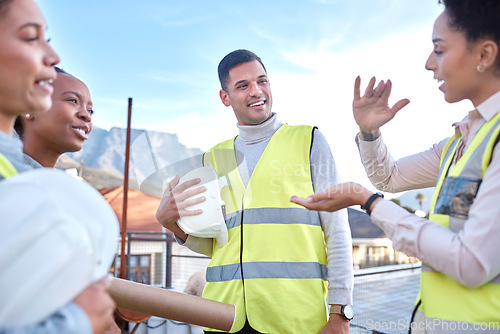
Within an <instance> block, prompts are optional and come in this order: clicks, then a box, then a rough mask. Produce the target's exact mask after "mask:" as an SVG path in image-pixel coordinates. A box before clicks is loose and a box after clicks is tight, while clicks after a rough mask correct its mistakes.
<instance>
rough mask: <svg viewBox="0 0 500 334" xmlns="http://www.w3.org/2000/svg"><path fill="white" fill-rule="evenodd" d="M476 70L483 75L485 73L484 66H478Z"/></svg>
mask: <svg viewBox="0 0 500 334" xmlns="http://www.w3.org/2000/svg"><path fill="white" fill-rule="evenodd" d="M476 70H477V71H478V72H479V73H483V72H484V67H483V65H481V64H479V65H477V67H476Z"/></svg>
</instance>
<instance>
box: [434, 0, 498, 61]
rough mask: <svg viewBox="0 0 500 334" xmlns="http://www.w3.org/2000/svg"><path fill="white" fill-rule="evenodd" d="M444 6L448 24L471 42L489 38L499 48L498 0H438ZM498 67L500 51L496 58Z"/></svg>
mask: <svg viewBox="0 0 500 334" xmlns="http://www.w3.org/2000/svg"><path fill="white" fill-rule="evenodd" d="M439 3H443V4H444V6H445V12H446V14H447V15H448V17H449V25H450V26H451V27H453V28H455V29H457V30H458V31H461V32H463V33H464V34H465V36H466V38H467V41H469V43H473V42H475V41H478V40H479V39H482V38H491V39H492V40H493V41H495V43H497V45H498V46H499V48H500V1H499V0H439ZM496 65H497V68H500V52H499V55H497V59H496Z"/></svg>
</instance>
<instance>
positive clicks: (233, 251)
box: [203, 125, 327, 333]
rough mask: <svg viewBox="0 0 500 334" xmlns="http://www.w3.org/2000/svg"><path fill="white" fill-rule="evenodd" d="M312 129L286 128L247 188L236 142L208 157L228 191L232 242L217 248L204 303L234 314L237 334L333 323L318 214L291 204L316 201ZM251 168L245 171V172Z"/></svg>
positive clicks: (272, 142)
mask: <svg viewBox="0 0 500 334" xmlns="http://www.w3.org/2000/svg"><path fill="white" fill-rule="evenodd" d="M313 131H314V128H313V127H311V126H289V125H283V126H281V127H280V128H279V129H278V130H277V131H276V132H275V134H274V135H273V136H272V138H271V139H270V141H269V143H268V145H267V147H266V149H265V151H264V153H263V154H262V156H261V158H260V160H259V161H258V163H257V165H256V166H255V169H254V171H253V173H252V175H251V177H250V180H249V183H248V185H247V187H246V188H245V186H244V184H243V181H242V179H241V177H240V174H239V171H238V164H239V163H242V160H243V159H241V156H240V155H241V154H239V153H238V152H235V149H234V138H233V139H230V140H228V141H225V142H222V143H220V144H219V145H217V146H215V147H214V148H212V149H211V150H209V151H208V152H207V153H206V154H205V157H204V163H205V164H206V163H210V164H212V165H214V167H215V169H216V170H217V173H218V175H219V176H222V175H225V176H227V177H228V179H229V183H230V185H229V186H227V187H224V188H223V189H222V190H221V196H222V199H223V200H224V202H225V205H226V225H227V228H228V234H229V242H228V243H227V244H226V245H225V246H224V247H220V246H219V245H218V244H217V241H216V240H214V241H213V242H214V243H213V252H212V260H211V262H210V264H209V265H208V268H207V285H206V286H205V289H204V290H203V297H204V298H208V299H212V300H217V301H221V302H224V303H229V304H233V305H235V306H236V319H235V322H234V324H233V327H232V329H231V332H233V333H234V332H236V331H238V330H240V329H241V328H242V327H243V325H244V324H245V320H246V319H248V322H249V324H250V326H252V328H254V329H255V330H257V331H259V332H262V333H319V332H320V331H321V329H322V328H323V327H324V325H325V324H326V322H327V308H326V293H327V281H326V279H327V268H326V264H327V261H326V248H325V247H326V246H325V241H324V235H323V230H322V228H321V224H320V220H319V215H318V213H317V212H314V211H309V210H307V209H305V208H303V207H301V206H298V205H296V204H294V203H291V202H290V197H291V196H292V195H298V196H301V197H307V196H309V195H311V194H313V187H312V179H311V168H310V149H311V144H312V135H313ZM244 168H245V167H244Z"/></svg>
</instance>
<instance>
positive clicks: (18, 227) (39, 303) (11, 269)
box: [0, 0, 117, 334]
mask: <svg viewBox="0 0 500 334" xmlns="http://www.w3.org/2000/svg"><path fill="white" fill-rule="evenodd" d="M46 28H47V25H46V22H45V19H44V17H43V15H42V13H41V12H40V9H39V8H38V6H37V5H36V4H35V3H34V2H33V1H32V0H0V180H1V182H0V212H1V213H2V214H1V217H2V218H1V224H0V229H1V232H0V239H1V240H0V248H1V250H0V267H1V268H2V271H0V282H1V283H0V305H2V306H1V308H0V333H2V334H4V333H16V334H17V333H102V332H103V331H104V329H106V328H108V327H109V325H110V324H112V321H113V318H112V313H113V310H114V302H113V300H112V299H111V297H110V296H109V294H108V293H107V289H108V287H109V280H108V279H106V278H104V279H102V280H98V279H97V278H96V277H92V275H90V274H89V273H92V272H93V273H94V274H95V273H102V275H103V276H104V272H103V271H102V267H100V266H104V267H105V266H106V264H107V262H108V261H109V264H111V262H110V260H111V259H109V256H110V255H109V250H108V251H105V250H104V249H107V248H106V247H105V245H109V242H110V241H111V240H112V241H111V242H114V243H116V238H117V222H116V217H115V216H112V215H110V213H112V210H111V209H109V207H106V206H105V205H104V203H105V202H102V199H100V198H99V197H98V196H99V194H98V193H95V194H94V193H93V191H94V190H90V189H89V188H90V186H88V185H85V186H83V183H82V184H81V185H82V186H83V189H84V190H82V192H84V193H85V194H86V193H87V192H90V193H91V194H93V195H89V201H87V202H86V201H84V202H78V201H79V200H80V195H79V194H73V193H71V194H70V195H72V196H73V197H68V196H64V194H66V192H63V194H59V193H54V194H56V195H55V196H57V197H51V196H48V194H51V193H52V184H53V182H47V181H48V180H52V176H53V174H51V173H57V176H56V177H55V179H54V180H57V181H54V182H57V183H59V184H62V185H63V187H60V188H58V189H65V190H63V191H66V190H67V189H80V182H78V181H76V180H73V179H68V177H69V176H67V175H64V174H62V173H60V172H56V171H37V172H36V174H33V173H35V172H30V169H31V168H30V166H28V165H26V164H25V163H24V161H23V152H22V144H21V142H20V141H19V140H18V139H17V138H13V137H12V132H13V126H14V122H15V119H16V117H17V116H19V115H23V114H33V113H36V112H44V111H47V110H48V109H49V108H50V107H51V104H52V102H51V94H52V91H53V88H52V85H51V84H52V82H53V81H54V79H55V78H56V72H55V70H54V65H55V64H57V63H58V62H59V57H58V55H57V54H56V53H55V52H54V50H53V49H52V48H51V47H50V45H49V44H48V42H47V40H46V39H45V36H44V34H45V31H46ZM20 172H27V173H25V174H23V175H20V176H16V175H17V174H18V173H20ZM47 173H48V174H47ZM6 178H8V179H7V180H5V179H6ZM37 179H38V181H40V182H41V183H39V182H38V181H37V182H35V180H37ZM43 182H46V183H43ZM74 182H78V183H77V184H75V183H74ZM73 186H74V187H73ZM46 188H50V189H48V191H47V189H46ZM35 189H36V190H37V191H33V192H32V193H33V194H38V195H39V196H38V197H30V194H31V193H30V192H29V190H35ZM94 192H95V191H94ZM46 195H47V196H46ZM61 197H62V198H67V199H72V203H76V202H78V203H81V204H84V203H87V204H92V205H94V206H96V207H99V208H100V209H98V210H97V211H96V216H97V217H95V218H94V219H90V220H89V221H82V220H78V218H75V216H73V215H71V214H70V213H68V212H67V211H65V208H66V209H67V208H68V206H65V207H61V206H58V205H60V203H59V204H58V203H57V201H56V199H60V198H61ZM43 203H46V204H47V205H44V206H42V207H40V206H39V205H41V204H43ZM42 208H45V211H43V212H45V213H46V214H50V215H52V216H47V217H46V216H44V215H43V214H38V212H40V213H42V211H41V209H42ZM48 208H51V209H53V210H47V209H48ZM101 209H102V210H101ZM35 210H36V212H35ZM109 210H111V211H109ZM29 213H32V214H31V215H29ZM58 213H59V214H58ZM73 214H75V215H76V214H77V212H75V213H73ZM99 214H101V215H100V216H98V215H99ZM23 218H26V219H23ZM44 218H47V219H44ZM101 219H102V220H101ZM110 219H111V220H110ZM75 220H77V221H78V222H79V223H83V224H84V226H87V229H86V231H87V232H88V233H90V232H89V231H90V230H91V229H90V228H89V226H91V225H92V224H93V223H96V224H95V226H99V224H97V223H99V222H101V223H102V222H103V221H105V224H104V225H102V226H101V229H105V230H107V231H108V232H109V233H107V234H105V235H104V236H102V238H104V239H99V235H98V234H97V235H95V234H92V235H94V236H96V238H97V239H93V238H90V239H87V238H85V235H86V234H82V235H81V236H80V237H78V238H77V239H76V240H75V239H71V238H69V239H68V240H66V242H71V240H73V241H79V244H78V245H80V246H82V247H81V248H78V247H76V248H75V250H80V251H82V256H83V259H84V260H85V261H83V262H82V263H80V264H79V265H81V266H82V267H79V268H77V270H75V271H74V273H75V274H78V277H79V278H80V279H79V280H75V282H72V281H64V282H61V281H60V280H59V279H62V278H65V277H68V275H71V273H68V271H67V269H69V268H70V267H67V266H59V267H58V266H57V265H56V266H51V264H61V263H68V261H69V262H71V260H72V258H71V257H69V256H68V255H69V254H74V252H70V253H67V254H65V253H58V252H55V253H54V252H52V251H53V250H57V249H59V247H63V245H64V242H61V240H60V239H57V238H55V239H52V240H51V239H50V237H51V234H50V233H49V232H50V231H52V232H55V231H57V230H58V228H59V227H62V226H63V225H64V228H63V229H65V231H66V232H67V233H69V234H70V235H71V230H68V229H66V228H67V227H68V226H70V225H71V226H73V225H74V224H71V222H74V221H75ZM63 222H65V223H64V224H63ZM96 229H97V230H99V227H97V228H96ZM94 232H95V231H94ZM40 233H42V234H40ZM56 234H57V233H56ZM58 235H59V236H62V234H58ZM52 236H54V235H53V234H52ZM71 236H73V237H74V236H75V234H74V232H73V234H72V235H71ZM39 238H40V239H39ZM42 240H43V242H42ZM91 240H94V241H95V242H93V243H92V242H91ZM38 241H40V244H38ZM54 241H57V242H54ZM42 244H43V245H49V246H50V247H48V248H43V249H44V250H45V252H46V253H43V252H38V251H37V250H40V248H37V245H42ZM19 245H24V246H26V247H23V248H22V249H20V248H19ZM13 250H18V252H13ZM56 253H57V256H55V257H52V258H51V257H43V260H42V259H41V258H40V256H43V254H46V255H47V254H52V255H55V254H56ZM89 253H92V254H94V255H95V257H94V258H91V257H90V256H89ZM65 255H66V256H67V257H65ZM37 256H38V257H37ZM98 261H100V263H97V262H98ZM73 263H76V262H73ZM25 264H32V265H33V264H34V265H36V266H32V267H25V268H24V269H23V265H25ZM85 266H86V267H85ZM84 267H85V268H86V269H87V271H85V270H82V271H80V270H81V269H82V268H84ZM98 267H99V268H100V270H97V268H98ZM108 267H109V266H108ZM57 268H65V270H63V271H57V270H55V269H57ZM27 270H29V273H28V272H27ZM33 272H36V275H33ZM19 273H21V274H22V275H21V276H19V275H18V274H19ZM35 281H38V283H36V282H35ZM44 282H47V283H48V282H58V283H60V284H59V285H57V287H55V286H54V285H43V284H42V283H44ZM92 282H95V283H93V284H91V283H92ZM37 284H42V285H37ZM33 287H35V288H36V289H30V288H33ZM55 288H57V290H55ZM54 291H57V292H56V293H53V294H49V295H48V294H47V293H49V292H54ZM23 293H28V294H27V295H25V296H23ZM44 297H46V298H44ZM49 311H50V314H47V312H49Z"/></svg>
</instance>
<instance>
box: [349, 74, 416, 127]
mask: <svg viewBox="0 0 500 334" xmlns="http://www.w3.org/2000/svg"><path fill="white" fill-rule="evenodd" d="M375 80H376V79H375V77H372V78H371V79H370V82H369V83H368V86H367V87H366V89H365V94H364V95H363V96H360V85H361V78H360V77H359V76H358V77H356V80H355V82H354V100H353V102H352V110H353V114H354V119H355V120H356V123H357V124H358V126H359V128H360V130H361V132H362V133H363V134H365V133H366V134H379V129H380V127H381V126H382V125H384V124H385V123H387V122H389V121H390V120H391V119H392V118H393V117H394V115H396V113H397V112H398V111H399V110H400V109H401V108H403V107H404V106H406V105H407V104H408V103H410V100H408V99H401V100H399V101H398V102H396V104H394V106H392V107H389V96H390V95H391V89H392V83H391V80H387V82H384V81H383V80H382V81H380V82H379V84H378V85H377V87H375Z"/></svg>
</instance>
